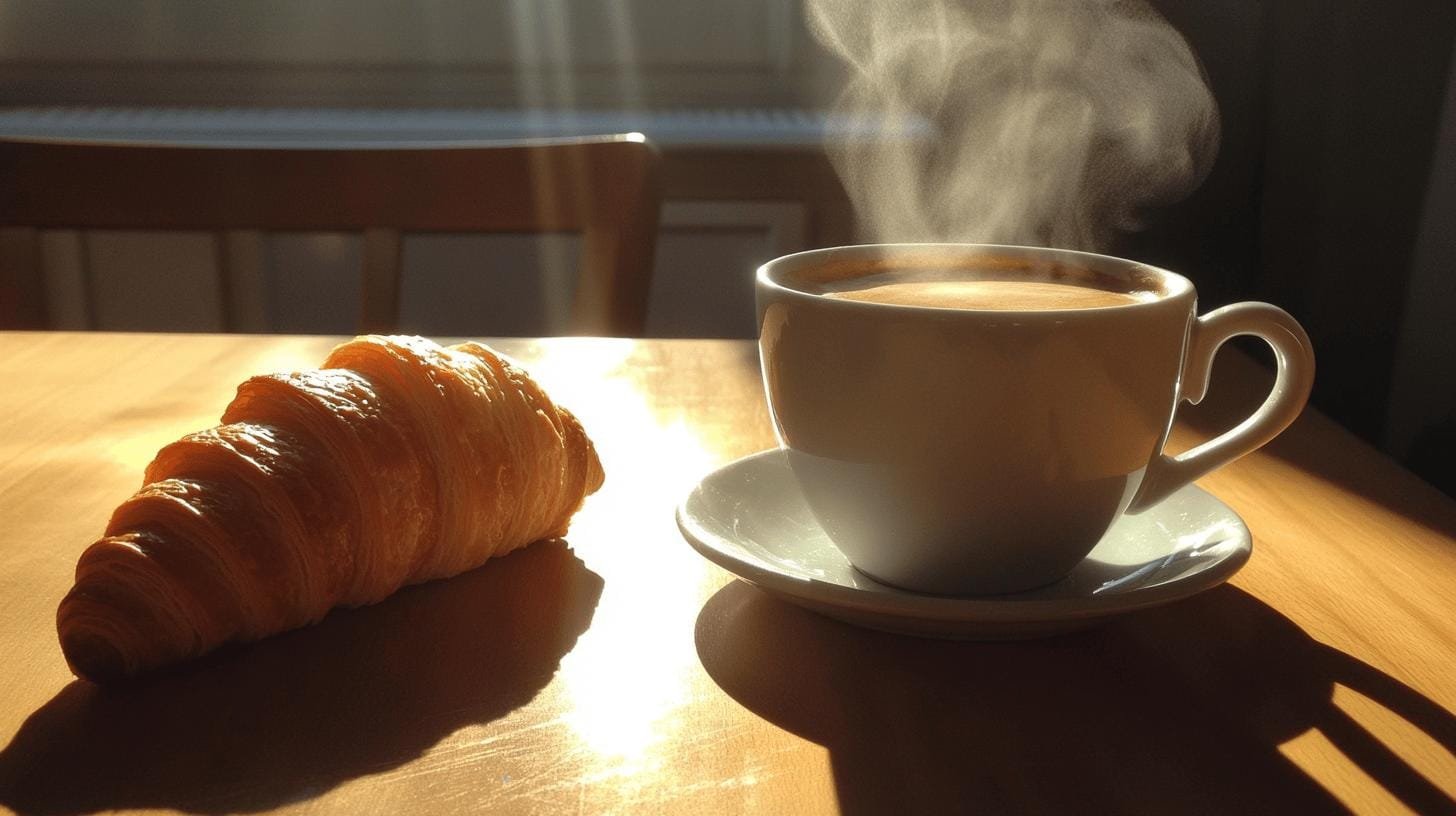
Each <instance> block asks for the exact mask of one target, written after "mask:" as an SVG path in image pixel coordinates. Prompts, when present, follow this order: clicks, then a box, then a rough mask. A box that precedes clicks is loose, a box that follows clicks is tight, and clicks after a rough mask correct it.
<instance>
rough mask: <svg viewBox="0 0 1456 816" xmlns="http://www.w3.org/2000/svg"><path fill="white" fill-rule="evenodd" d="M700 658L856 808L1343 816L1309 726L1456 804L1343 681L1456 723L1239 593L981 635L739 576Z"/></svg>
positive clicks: (1440, 733) (1429, 727)
mask: <svg viewBox="0 0 1456 816" xmlns="http://www.w3.org/2000/svg"><path fill="white" fill-rule="evenodd" d="M697 647H698V654H699V657H700V658H701V660H702V663H703V666H704V668H705V669H706V670H707V672H708V674H709V675H710V676H711V677H712V678H713V680H714V681H715V682H717V683H718V685H719V686H720V687H722V688H723V690H724V691H726V692H727V693H728V694H729V695H730V696H732V697H733V698H734V699H736V700H737V701H738V702H739V703H741V704H742V705H743V706H745V707H746V708H748V709H749V710H750V711H753V712H754V713H756V714H758V715H759V716H762V717H764V718H765V719H767V720H769V721H770V722H773V723H775V724H777V725H779V726H780V727H782V728H784V729H786V730H788V731H791V732H793V733H795V734H798V735H800V736H802V737H804V738H806V739H809V740H812V741H814V742H816V743H818V744H820V745H823V746H824V747H825V748H826V749H827V751H828V753H829V758H830V763H831V767H832V769H833V774H834V785H835V788H836V794H837V800H838V802H839V806H840V809H841V810H842V812H844V813H847V814H854V813H866V814H871V813H893V812H912V813H937V812H957V813H959V812H973V813H974V812H983V811H984V812H988V813H1002V812H1038V813H1041V812H1047V813H1064V812H1073V813H1132V812H1147V813H1190V812H1197V813H1270V812H1272V813H1328V812H1345V811H1346V806H1345V805H1344V804H1343V803H1341V802H1340V801H1339V800H1338V799H1336V798H1335V797H1334V795H1333V794H1331V793H1330V792H1329V791H1328V790H1326V789H1325V788H1324V787H1323V786H1322V785H1321V784H1320V783H1319V782H1318V781H1316V780H1315V779H1313V778H1311V777H1310V776H1309V775H1308V774H1307V773H1305V771H1304V770H1302V769H1301V768H1300V767H1299V766H1298V765H1296V764H1295V763H1294V762H1292V761H1290V760H1289V759H1288V758H1286V757H1285V756H1284V755H1283V754H1281V753H1280V751H1279V746H1281V745H1282V744H1284V743H1286V742H1288V741H1289V740H1291V739H1293V738H1295V737H1298V736H1299V735H1301V734H1303V733H1305V732H1307V731H1310V730H1311V729H1317V730H1319V731H1320V732H1321V733H1322V734H1324V736H1325V737H1327V738H1328V740H1329V741H1330V742H1331V743H1333V744H1334V746H1335V747H1336V748H1337V749H1338V750H1339V751H1340V752H1341V753H1343V754H1344V755H1345V756H1346V757H1348V758H1349V759H1350V761H1351V762H1353V763H1354V764H1356V765H1358V766H1359V767H1360V768H1361V769H1362V770H1363V771H1364V772H1365V773H1367V774H1368V775H1369V776H1370V777H1371V778H1372V779H1374V780H1375V781H1376V782H1377V783H1378V784H1380V785H1381V786H1382V787H1383V788H1384V789H1385V790H1386V791H1387V792H1389V793H1390V794H1391V795H1393V796H1394V797H1395V798H1397V799H1399V800H1400V801H1401V802H1403V803H1404V804H1405V805H1406V806H1407V807H1410V808H1411V809H1413V810H1415V811H1416V812H1422V813H1436V812H1442V813H1444V812H1451V811H1453V810H1456V801H1453V800H1452V798H1451V797H1450V796H1449V795H1447V793H1446V792H1445V791H1443V790H1442V789H1441V788H1440V787H1438V786H1437V785H1435V784H1433V783H1432V782H1431V781H1430V780H1428V779H1427V778H1426V777H1424V776H1422V775H1421V773H1420V772H1418V771H1417V770H1416V769H1414V768H1413V767H1411V766H1410V765H1408V764H1407V763H1406V762H1405V760H1403V759H1402V758H1401V757H1400V756H1399V755H1398V754H1396V753H1395V752H1394V751H1392V750H1391V749H1390V748H1389V747H1388V746H1387V745H1386V744H1385V743H1383V742H1382V741H1381V739H1380V738H1379V737H1378V736H1377V735H1376V734H1372V733H1371V732H1370V731H1368V730H1366V728H1365V727H1364V726H1362V725H1361V724H1360V722H1358V721H1357V720H1356V719H1355V718H1353V717H1351V716H1350V715H1349V714H1347V713H1346V712H1345V711H1344V710H1343V709H1342V708H1341V707H1339V706H1337V705H1335V704H1334V701H1333V693H1334V688H1335V686H1336V685H1337V684H1338V685H1343V686H1346V687H1348V688H1350V689H1353V690H1355V691H1357V692H1359V693H1361V694H1363V695H1364V696H1366V697H1368V698H1370V699H1371V700H1373V701H1375V702H1377V703H1379V704H1380V705H1382V706H1384V707H1385V708H1386V709H1388V710H1390V711H1392V712H1394V713H1396V714H1398V715H1399V716H1401V717H1403V718H1404V719H1405V720H1406V721H1407V722H1408V723H1410V724H1412V725H1414V726H1415V727H1416V728H1418V729H1419V730H1421V731H1422V732H1424V733H1425V734H1427V735H1428V736H1429V737H1431V738H1432V739H1433V740H1434V741H1435V742H1437V743H1439V744H1440V745H1441V746H1443V747H1444V748H1445V749H1446V750H1447V751H1453V750H1456V717H1453V716H1452V714H1451V713H1450V712H1448V711H1446V710H1445V709H1444V708H1442V707H1441V706H1439V705H1437V704H1435V703H1434V702H1432V701H1431V700H1429V699H1428V698H1426V697H1425V696H1423V695H1421V694H1420V693H1418V692H1417V691H1415V690H1414V689H1411V688H1410V687H1408V686H1406V685H1405V684H1403V683H1401V682H1400V681H1398V680H1396V679H1394V678H1392V677H1390V676H1389V675H1386V674H1385V673H1383V672H1381V671H1379V670H1377V669H1375V668H1374V667H1371V666H1369V665H1367V664H1365V663H1364V662H1362V661H1360V660H1357V659H1355V658H1353V657H1351V656H1349V655H1346V654H1344V653H1342V652H1340V651H1338V650H1335V649H1333V648H1330V647H1329V646H1326V645H1324V644H1321V643H1319V642H1317V641H1315V640H1313V639H1312V638H1310V637H1309V636H1308V635H1307V634H1305V633H1304V632H1303V631H1302V630H1301V629H1299V628H1298V627H1297V626H1296V625H1294V624H1293V623H1292V622H1291V621H1289V620H1288V619H1287V618H1285V617H1284V616H1283V615H1281V614H1279V613H1278V612H1277V611H1275V610H1273V609H1272V608H1270V607H1268V606H1266V605H1265V604H1263V603H1262V602H1260V601H1258V600H1257V599H1255V598H1254V597H1252V596H1250V595H1248V594H1246V593H1244V592H1242V591H1240V590H1238V589H1236V588H1234V587H1232V586H1223V587H1220V588H1218V589H1215V590H1211V591H1209V592H1206V593H1204V594H1202V595H1200V596H1197V597H1195V598H1191V599H1188V600H1185V601H1181V602H1179V603H1177V604H1173V605H1170V606H1168V607H1165V608H1162V609H1159V610H1154V611H1150V612H1144V613H1139V614H1136V615H1131V616H1127V617H1125V618H1122V619H1120V620H1117V621H1114V622H1111V623H1108V624H1106V625H1104V626H1102V627H1100V628H1098V629H1094V630H1090V631H1086V632H1080V633H1076V634H1071V635H1065V636H1061V637H1056V638H1049V639H1045V640H1035V641H1022V642H1006V643H975V642H948V641H932V640H921V639H916V638H909V637H901V636H896V635H889V634H884V633H880V632H873V631H868V630H862V629H857V628H855V627H852V626H848V625H845V624H841V623H838V622H835V621H831V620H828V619H826V618H822V617H820V616H818V615H815V614H813V613H811V612H807V611H805V610H802V609H800V608H798V607H796V606H792V605H790V604H786V603H783V602H781V601H779V600H777V599H774V598H772V597H770V596H768V595H766V594H765V593H763V592H761V591H759V590H758V589H756V588H754V587H751V586H749V585H747V584H745V583H743V582H734V583H732V584H729V585H728V586H727V587H725V588H723V589H722V590H720V591H719V592H718V593H717V594H716V595H714V596H713V597H712V598H711V599H709V601H708V602H707V604H706V605H705V606H704V607H703V609H702V611H701V612H700V613H699V616H698V621H697Z"/></svg>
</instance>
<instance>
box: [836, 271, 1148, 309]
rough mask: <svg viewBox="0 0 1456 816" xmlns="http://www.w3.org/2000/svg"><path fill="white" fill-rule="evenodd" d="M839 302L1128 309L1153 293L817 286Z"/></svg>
mask: <svg viewBox="0 0 1456 816" xmlns="http://www.w3.org/2000/svg"><path fill="white" fill-rule="evenodd" d="M816 289H818V293H819V294H823V295H825V296H826V297H831V298H838V299H841V300H857V301H862V302H867V303H885V304H892V305H898V306H928V307H933V308H939V309H979V310H992V311H994V310H1014V311H1039V310H1051V309H1097V308H1102V307H1107V306H1127V305H1131V304H1134V303H1144V302H1147V301H1149V300H1153V299H1155V297H1156V296H1155V295H1154V294H1153V293H1151V292H1136V291H1117V290H1110V289H1101V288H1096V287H1093V286H1083V285H1078V284H1072V283H1058V282H1054V281H1049V280H1035V279H1031V280H983V279H976V278H966V277H958V276H955V275H952V274H940V275H929V274H926V273H917V274H914V275H910V274H905V273H894V272H887V273H879V274H874V275H865V276H863V277H859V278H851V279H848V280H840V281H836V282H834V283H832V284H825V285H822V286H820V287H816Z"/></svg>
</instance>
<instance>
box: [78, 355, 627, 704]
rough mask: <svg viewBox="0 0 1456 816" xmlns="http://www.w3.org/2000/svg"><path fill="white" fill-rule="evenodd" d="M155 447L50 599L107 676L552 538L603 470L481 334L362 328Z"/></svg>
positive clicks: (87, 669)
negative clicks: (138, 481) (446, 335)
mask: <svg viewBox="0 0 1456 816" xmlns="http://www.w3.org/2000/svg"><path fill="white" fill-rule="evenodd" d="M222 423H223V424H221V425H219V426H217V427H215V428H210V429H208V430H205V431H199V432H197V433H193V434H189V435H188V436H185V437H183V438H182V439H180V440H178V441H177V442H174V443H172V444H171V445H168V446H166V447H164V448H163V449H162V450H161V451H160V452H158V454H157V456H156V458H155V459H154V460H153V461H152V463H151V464H150V465H149V466H148V467H147V470H146V475H145V478H144V482H145V484H144V486H143V487H142V489H141V490H140V491H138V492H137V493H136V494H135V495H133V496H132V497H131V498H129V499H127V500H126V501H125V502H123V503H122V504H121V506H119V507H118V508H117V509H116V511H115V513H113V514H112V517H111V521H110V523H109V524H108V525H107V527H106V532H105V535H104V536H103V537H102V538H101V539H100V540H99V541H97V542H96V543H94V544H92V545H91V546H90V547H89V548H88V549H87V550H86V551H85V552H84V553H82V555H81V558H80V561H79V562H78V564H77V565H76V583H75V586H74V587H73V588H72V589H71V591H70V593H69V594H67V595H66V597H65V599H64V600H62V601H61V605H60V609H59V611H58V613H57V629H58V631H59V634H60V641H61V649H62V651H63V652H64V654H65V656H66V660H67V662H69V663H70V665H71V668H72V670H73V671H75V672H76V674H78V675H80V676H82V677H86V678H88V679H91V680H94V681H98V682H104V681H109V680H115V679H120V678H126V677H131V676H135V675H138V674H141V673H144V672H147V671H149V670H152V669H155V668H159V667H161V666H165V665H168V664H171V663H176V662H179V661H183V660H186V659H189V658H192V657H195V656H197V655H200V654H203V653H205V652H208V651H210V650H212V649H215V648H217V647H218V646H220V645H222V644H224V643H228V642H232V641H249V640H256V639H258V638H262V637H267V636H268V635H271V634H275V633H278V632H282V631H285V630H288V629H293V628H296V627H299V626H304V625H307V624H310V623H314V622H316V621H318V620H319V619H320V618H322V617H323V616H324V615H325V614H327V613H328V612H329V610H331V609H333V608H335V607H340V606H345V607H347V606H360V605H363V604H370V603H375V602H378V601H380V600H382V599H384V598H386V597H388V596H389V595H390V594H391V593H393V592H395V591H396V590H398V589H399V588H400V587H402V586H405V585H408V584H414V583H419V582H421V581H428V580H431V579H435V578H444V577H449V576H452V575H457V574H459V573H461V572H464V571H466V570H469V569H473V568H475V567H478V566H480V565H481V564H483V563H484V562H485V561H486V560H488V559H489V558H492V557H494V556H497V555H503V554H505V553H508V552H510V551H512V550H515V549H517V548H519V547H522V546H525V545H526V544H529V543H531V542H533V541H537V540H539V539H543V538H549V537H553V536H558V535H561V534H563V533H565V531H566V528H567V525H568V523H569V522H570V520H571V517H572V515H573V514H574V513H575V512H576V510H577V508H578V507H580V505H581V502H582V500H583V499H584V498H585V497H586V496H587V495H589V494H591V493H593V492H595V491H596V489H597V488H598V487H600V486H601V483H602V479H603V473H602V466H601V462H600V460H599V459H598V458H597V455H596V450H595V448H594V447H593V445H592V443H591V440H590V439H588V438H587V436H586V433H585V431H584V430H583V429H582V427H581V424H580V423H579V422H578V421H577V419H576V418H575V417H574V416H573V415H572V414H571V413H570V412H568V411H566V410H565V409H563V408H560V407H558V406H557V405H555V404H554V403H553V402H552V401H551V399H550V398H549V397H547V396H546V394H545V392H543V391H542V390H541V388H540V386H539V385H537V384H536V382H535V381H534V380H532V379H531V378H530V377H529V376H528V375H527V374H526V373H525V372H524V371H523V370H521V369H520V368H519V367H517V366H515V365H514V364H512V363H511V362H510V361H508V360H506V359H505V358H503V357H501V356H499V355H497V354H496V353H495V352H493V351H491V350H490V349H489V348H488V347H486V346H484V345H481V344H479V343H463V344H461V345H457V346H451V347H448V348H446V347H441V346H439V345H436V344H435V343H432V342H430V341H428V340H425V339H422V338H418V337H379V336H367V337H360V338H357V339H355V340H352V341H350V342H348V343H344V344H343V345H341V346H339V347H337V348H335V349H334V351H333V352H332V353H331V354H330V355H329V357H328V359H327V360H326V361H325V362H324V367H323V368H322V369H318V370H314V371H300V372H294V373H288V374H272V375H267V376H260V377H253V378H252V379H249V380H248V381H246V382H244V383H243V384H242V385H241V386H239V388H238V393H237V397H236V398H235V399H234V400H233V401H232V403H231V404H230V405H229V406H228V407H227V410H226V411H224V413H223V416H222Z"/></svg>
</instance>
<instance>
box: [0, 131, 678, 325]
mask: <svg viewBox="0 0 1456 816" xmlns="http://www.w3.org/2000/svg"><path fill="white" fill-rule="evenodd" d="M657 164H658V154H657V152H656V150H655V149H653V148H652V146H651V145H649V144H648V143H647V142H646V141H645V140H644V139H643V138H642V137H641V136H640V135H637V134H629V135H625V136H607V137H592V138H582V139H565V140H543V141H535V142H525V143H478V144H466V145H462V144H449V145H408V146H398V147H396V146H391V147H382V148H373V147H349V148H337V147H329V148H258V147H222V146H219V147H211V146H209V147H193V146H174V145H157V144H115V143H107V144H101V143H78V142H67V141H15V140H0V226H3V227H23V228H30V229H29V230H28V231H26V232H20V233H18V234H17V232H16V231H15V230H7V237H6V239H5V240H4V241H0V327H6V326H7V325H9V326H10V327H26V325H27V324H33V323H34V322H35V321H36V319H37V317H36V316H37V315H38V314H39V315H43V311H44V310H43V308H42V307H37V306H36V305H35V304H36V302H37V301H38V298H39V294H40V292H41V291H42V289H41V285H40V284H39V283H37V281H38V280H39V276H40V270H39V259H40V249H39V244H38V231H39V230H41V229H116V230H127V229H130V230H187V231H214V232H217V233H219V234H221V235H227V234H229V233H236V231H243V230H265V231H275V232H285V231H309V232H360V233H363V236H364V244H363V246H364V264H363V266H364V269H363V286H362V291H363V301H362V302H363V308H362V314H361V316H360V328H361V329H362V330H363V331H388V330H392V329H393V328H394V327H395V324H396V322H397V320H398V314H399V288H400V265H401V246H402V242H401V235H402V234H403V233H410V232H437V233H438V232H457V233H472V232H473V233H500V232H580V233H581V234H582V258H581V267H580V268H581V276H580V280H579V282H578V284H577V289H576V295H575V299H574V301H573V303H572V311H571V323H570V326H569V327H568V328H569V330H570V331H571V332H572V333H575V334H609V335H621V336H633V335H640V334H641V333H642V331H643V326H644V323H645V319H646V311H647V295H648V289H649V285H650V281H651V274H652V260H653V251H654V247H655V242H656V236H657V223H658V216H659V211H660V204H661V193H660V188H659V183H658V172H657ZM218 257H219V258H220V259H222V258H225V257H226V253H219V255H218ZM220 263H221V261H220Z"/></svg>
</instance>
